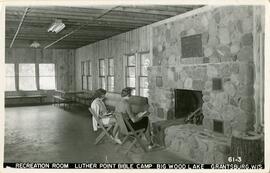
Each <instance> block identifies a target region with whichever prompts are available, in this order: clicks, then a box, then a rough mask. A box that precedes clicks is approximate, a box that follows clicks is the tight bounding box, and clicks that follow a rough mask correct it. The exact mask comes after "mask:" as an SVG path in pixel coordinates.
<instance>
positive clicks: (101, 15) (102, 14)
mask: <svg viewBox="0 0 270 173" xmlns="http://www.w3.org/2000/svg"><path fill="white" fill-rule="evenodd" d="M117 7H118V6H115V7H112V8H110V9H108V10H105V11H104V12H103V13H101V14H100V15H99V16H97V17H96V18H94V19H92V20H97V19H100V18H101V17H103V16H104V15H106V14H107V13H109V12H110V11H112V10H113V9H114V8H117ZM86 25H87V23H86V24H84V25H81V26H79V27H78V28H77V29H75V30H73V31H71V32H70V33H68V34H66V35H64V36H63V37H61V38H59V39H58V40H56V41H54V42H52V43H51V44H48V45H47V46H45V47H44V49H47V48H49V47H50V46H52V45H54V44H55V43H57V42H59V41H61V40H63V39H64V38H66V37H68V36H70V35H71V34H73V33H75V32H77V31H79V30H80V29H81V28H83V27H84V26H86Z"/></svg>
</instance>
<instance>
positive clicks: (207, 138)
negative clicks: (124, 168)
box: [4, 4, 265, 164]
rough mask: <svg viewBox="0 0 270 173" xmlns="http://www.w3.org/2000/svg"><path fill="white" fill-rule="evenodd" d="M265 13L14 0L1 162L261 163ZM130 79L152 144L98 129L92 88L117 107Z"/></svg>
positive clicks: (243, 8)
mask: <svg viewBox="0 0 270 173" xmlns="http://www.w3.org/2000/svg"><path fill="white" fill-rule="evenodd" d="M264 11H265V9H264V6H255V5H252V6H251V5H237V6H216V5H215V6H212V5H205V4H198V5H154V4H153V5H115V6H112V5H100V6H20V7H19V6H6V7H5V93H4V94H5V109H4V112H5V115H4V116H5V128H4V129H5V130H4V162H7V163H12V162H37V163H41V162H56V163H126V162H127V163H133V162H134V163H203V164H210V163H220V164H224V163H230V162H231V160H230V159H228V158H232V157H234V156H235V157H238V156H240V157H241V159H242V161H243V162H242V163H254V164H255V163H264V154H263V153H264V35H265V34H264V33H265V30H264V28H265V26H264V25H265V12H264ZM126 87H130V88H132V93H131V94H132V96H131V97H133V98H134V99H133V100H135V101H134V102H133V103H130V104H131V108H132V109H131V110H132V111H133V108H134V109H135V108H136V109H139V110H141V109H142V108H143V109H144V110H147V111H148V112H149V115H148V118H149V122H150V127H151V128H150V130H151V136H152V140H153V143H154V148H151V150H148V149H147V148H146V149H145V148H144V147H143V146H144V145H145V141H146V137H145V136H143V135H142V137H141V138H140V140H141V141H142V143H138V144H136V145H134V146H132V148H131V149H129V147H128V146H131V143H132V140H128V141H127V142H126V143H125V144H122V145H120V144H117V143H115V142H114V141H113V140H111V139H110V138H109V136H107V135H106V133H105V131H106V128H105V130H104V129H103V128H99V129H98V130H97V131H93V125H92V124H93V123H92V119H93V118H94V117H93V116H92V114H91V113H90V111H89V107H90V106H91V103H92V102H93V100H94V99H95V98H96V91H97V90H98V89H100V88H103V89H105V90H106V95H105V99H104V103H105V105H106V107H107V109H108V110H110V111H114V110H115V106H116V105H117V103H119V102H120V100H121V91H122V89H124V88H126ZM121 130H122V129H121ZM106 132H109V133H110V132H111V131H109V130H108V131H106ZM101 133H103V134H105V135H104V136H103V137H101V138H99V137H100V134H101ZM119 135H120V139H121V137H122V136H121V131H120V134H119ZM135 137H136V136H135ZM97 140H100V141H98V142H97ZM134 140H135V142H138V141H140V140H139V139H137V138H134ZM126 151H128V152H126ZM246 151H249V152H248V153H247V152H246Z"/></svg>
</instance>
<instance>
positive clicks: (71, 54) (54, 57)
mask: <svg viewBox="0 0 270 173" xmlns="http://www.w3.org/2000/svg"><path fill="white" fill-rule="evenodd" d="M74 58H75V50H73V49H45V50H43V49H27V48H7V49H6V52H5V63H15V64H16V63H17V64H19V63H36V64H38V63H55V67H56V69H55V70H56V86H57V89H61V90H74V89H75V65H74V64H75V59H74ZM13 93H15V94H16V92H13Z"/></svg>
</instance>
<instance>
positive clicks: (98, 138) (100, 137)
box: [95, 132, 106, 145]
mask: <svg viewBox="0 0 270 173" xmlns="http://www.w3.org/2000/svg"><path fill="white" fill-rule="evenodd" d="M105 135H106V134H105V132H101V133H100V134H99V135H98V137H97V138H96V141H95V145H96V144H98V143H99V141H101V139H102V138H103V137H104V136H105Z"/></svg>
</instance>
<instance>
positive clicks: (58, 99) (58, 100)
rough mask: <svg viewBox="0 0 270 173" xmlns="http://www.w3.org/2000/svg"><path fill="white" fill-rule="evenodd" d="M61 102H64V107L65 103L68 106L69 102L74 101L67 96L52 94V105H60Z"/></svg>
mask: <svg viewBox="0 0 270 173" xmlns="http://www.w3.org/2000/svg"><path fill="white" fill-rule="evenodd" d="M61 103H63V104H64V109H65V105H66V104H68V106H69V108H70V104H72V103H74V101H73V100H71V99H68V98H64V97H61V96H57V95H54V96H53V105H55V104H58V106H59V107H60V105H61Z"/></svg>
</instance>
